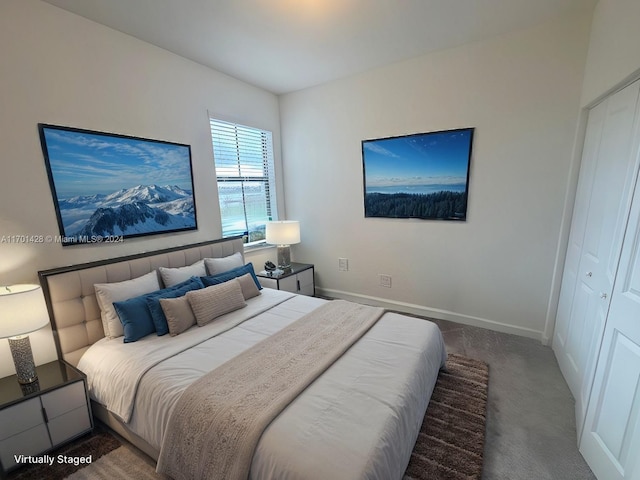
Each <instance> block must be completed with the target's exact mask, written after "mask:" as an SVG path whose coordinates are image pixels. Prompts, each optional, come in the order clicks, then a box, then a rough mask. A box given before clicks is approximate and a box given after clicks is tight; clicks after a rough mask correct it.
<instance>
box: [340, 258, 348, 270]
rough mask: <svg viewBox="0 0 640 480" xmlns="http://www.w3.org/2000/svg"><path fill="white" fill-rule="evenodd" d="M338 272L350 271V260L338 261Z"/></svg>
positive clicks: (341, 259)
mask: <svg viewBox="0 0 640 480" xmlns="http://www.w3.org/2000/svg"><path fill="white" fill-rule="evenodd" d="M338 270H339V271H341V272H348V271H349V259H348V258H339V259H338Z"/></svg>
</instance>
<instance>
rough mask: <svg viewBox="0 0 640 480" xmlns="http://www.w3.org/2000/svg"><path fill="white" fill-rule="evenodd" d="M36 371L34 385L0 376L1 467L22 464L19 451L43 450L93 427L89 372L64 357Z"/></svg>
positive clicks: (35, 453) (24, 453)
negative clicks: (16, 456)
mask: <svg viewBox="0 0 640 480" xmlns="http://www.w3.org/2000/svg"><path fill="white" fill-rule="evenodd" d="M36 371H37V373H38V380H37V381H36V382H34V383H32V384H29V385H20V384H19V383H18V380H17V378H16V376H15V375H11V376H9V377H5V378H1V379H0V472H7V471H9V470H11V469H13V468H15V467H16V466H18V465H19V464H20V462H19V461H18V462H17V461H16V458H15V455H25V456H29V455H31V456H36V455H40V454H43V453H44V452H47V451H49V450H51V449H52V448H55V447H58V446H60V445H62V444H63V443H66V442H67V441H69V440H72V439H74V438H76V437H79V436H81V435H83V434H85V433H87V432H90V431H91V430H92V429H93V419H92V416H91V407H90V406H89V405H90V404H89V397H88V395H87V388H86V380H85V377H84V375H82V373H80V372H79V371H78V370H76V369H75V368H73V367H71V366H70V365H68V364H67V363H65V362H62V361H60V360H56V361H55V362H50V363H46V364H44V365H40V366H38V367H36Z"/></svg>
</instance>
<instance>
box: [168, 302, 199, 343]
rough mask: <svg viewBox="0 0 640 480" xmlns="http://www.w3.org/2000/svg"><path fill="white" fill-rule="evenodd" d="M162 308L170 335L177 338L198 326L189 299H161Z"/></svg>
mask: <svg viewBox="0 0 640 480" xmlns="http://www.w3.org/2000/svg"><path fill="white" fill-rule="evenodd" d="M160 306H161V307H162V311H163V312H164V316H165V317H167V325H169V335H171V336H172V337H175V336H176V335H179V334H181V333H182V332H184V331H185V330H187V329H189V328H190V327H191V326H193V325H195V324H196V317H195V316H194V315H193V310H191V305H190V304H189V300H187V297H178V298H161V299H160Z"/></svg>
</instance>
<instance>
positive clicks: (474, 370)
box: [9, 354, 489, 480]
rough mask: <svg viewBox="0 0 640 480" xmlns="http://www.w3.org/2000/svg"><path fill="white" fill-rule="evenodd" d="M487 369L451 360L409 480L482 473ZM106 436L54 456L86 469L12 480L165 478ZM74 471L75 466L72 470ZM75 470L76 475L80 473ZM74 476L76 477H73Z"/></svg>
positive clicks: (34, 469) (25, 473) (25, 471)
mask: <svg viewBox="0 0 640 480" xmlns="http://www.w3.org/2000/svg"><path fill="white" fill-rule="evenodd" d="M488 380H489V374H488V366H487V364H486V363H484V362H482V361H477V360H472V359H470V358H466V357H464V356H462V355H456V354H452V355H449V360H448V362H447V368H446V370H443V371H442V372H440V375H439V376H438V381H437V383H436V386H435V389H434V391H433V395H432V399H431V402H430V404H429V408H428V409H427V413H426V414H425V419H424V422H423V424H422V427H421V431H420V434H419V437H418V440H417V442H416V446H415V448H414V451H413V453H412V455H411V461H410V462H409V466H408V467H407V471H406V473H405V480H445V479H446V480H457V479H460V480H462V479H465V480H476V479H479V478H480V475H481V472H482V459H483V446H484V434H485V422H486V410H487V388H488ZM120 445H121V444H120V442H119V441H118V440H117V439H116V438H114V437H113V436H112V435H110V434H109V433H106V432H97V433H95V434H94V435H92V436H89V437H85V438H84V439H80V440H79V441H76V442H74V443H73V444H72V445H70V446H67V447H65V448H63V449H62V450H61V451H59V452H54V453H52V454H50V455H54V454H55V455H58V454H61V453H62V454H65V455H68V456H86V455H92V464H91V465H89V466H88V467H85V468H81V466H80V468H76V469H73V468H69V467H70V465H68V464H66V465H65V464H62V465H61V464H57V463H54V465H53V466H52V467H48V466H40V465H38V466H30V467H25V468H22V469H20V470H18V471H17V472H15V473H13V474H11V475H10V476H9V480H32V479H45V478H46V479H52V480H57V479H62V478H69V480H102V479H105V480H111V479H115V478H118V479H132V480H133V479H135V480H138V479H161V478H166V477H164V476H161V475H158V474H156V473H155V471H154V467H153V465H152V463H151V462H150V461H149V459H148V458H147V457H145V456H144V455H143V454H140V453H139V452H137V451H136V450H135V449H133V448H131V447H129V446H127V445H123V446H120ZM71 467H73V466H72V465H71ZM76 470H77V471H76ZM74 472H75V473H74Z"/></svg>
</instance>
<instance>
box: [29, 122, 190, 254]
mask: <svg viewBox="0 0 640 480" xmlns="http://www.w3.org/2000/svg"><path fill="white" fill-rule="evenodd" d="M38 131H39V134H40V143H41V146H42V152H43V155H44V160H45V166H46V169H47V175H48V177H49V184H50V187H51V194H52V197H53V203H54V206H55V211H56V217H57V222H58V227H59V230H60V238H59V242H60V243H61V244H62V245H63V246H68V245H78V244H89V243H109V242H119V241H123V240H124V239H126V238H131V237H141V236H146V235H157V234H163V233H173V232H181V231H187V230H195V229H197V228H198V224H197V215H196V204H195V196H194V189H193V169H192V160H191V147H190V146H189V145H184V144H180V143H173V142H167V141H163V140H151V139H145V138H140V137H134V136H129V135H123V134H116V133H105V132H98V131H92V130H85V129H80V128H73V127H64V126H58V125H49V124H44V123H39V124H38Z"/></svg>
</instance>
